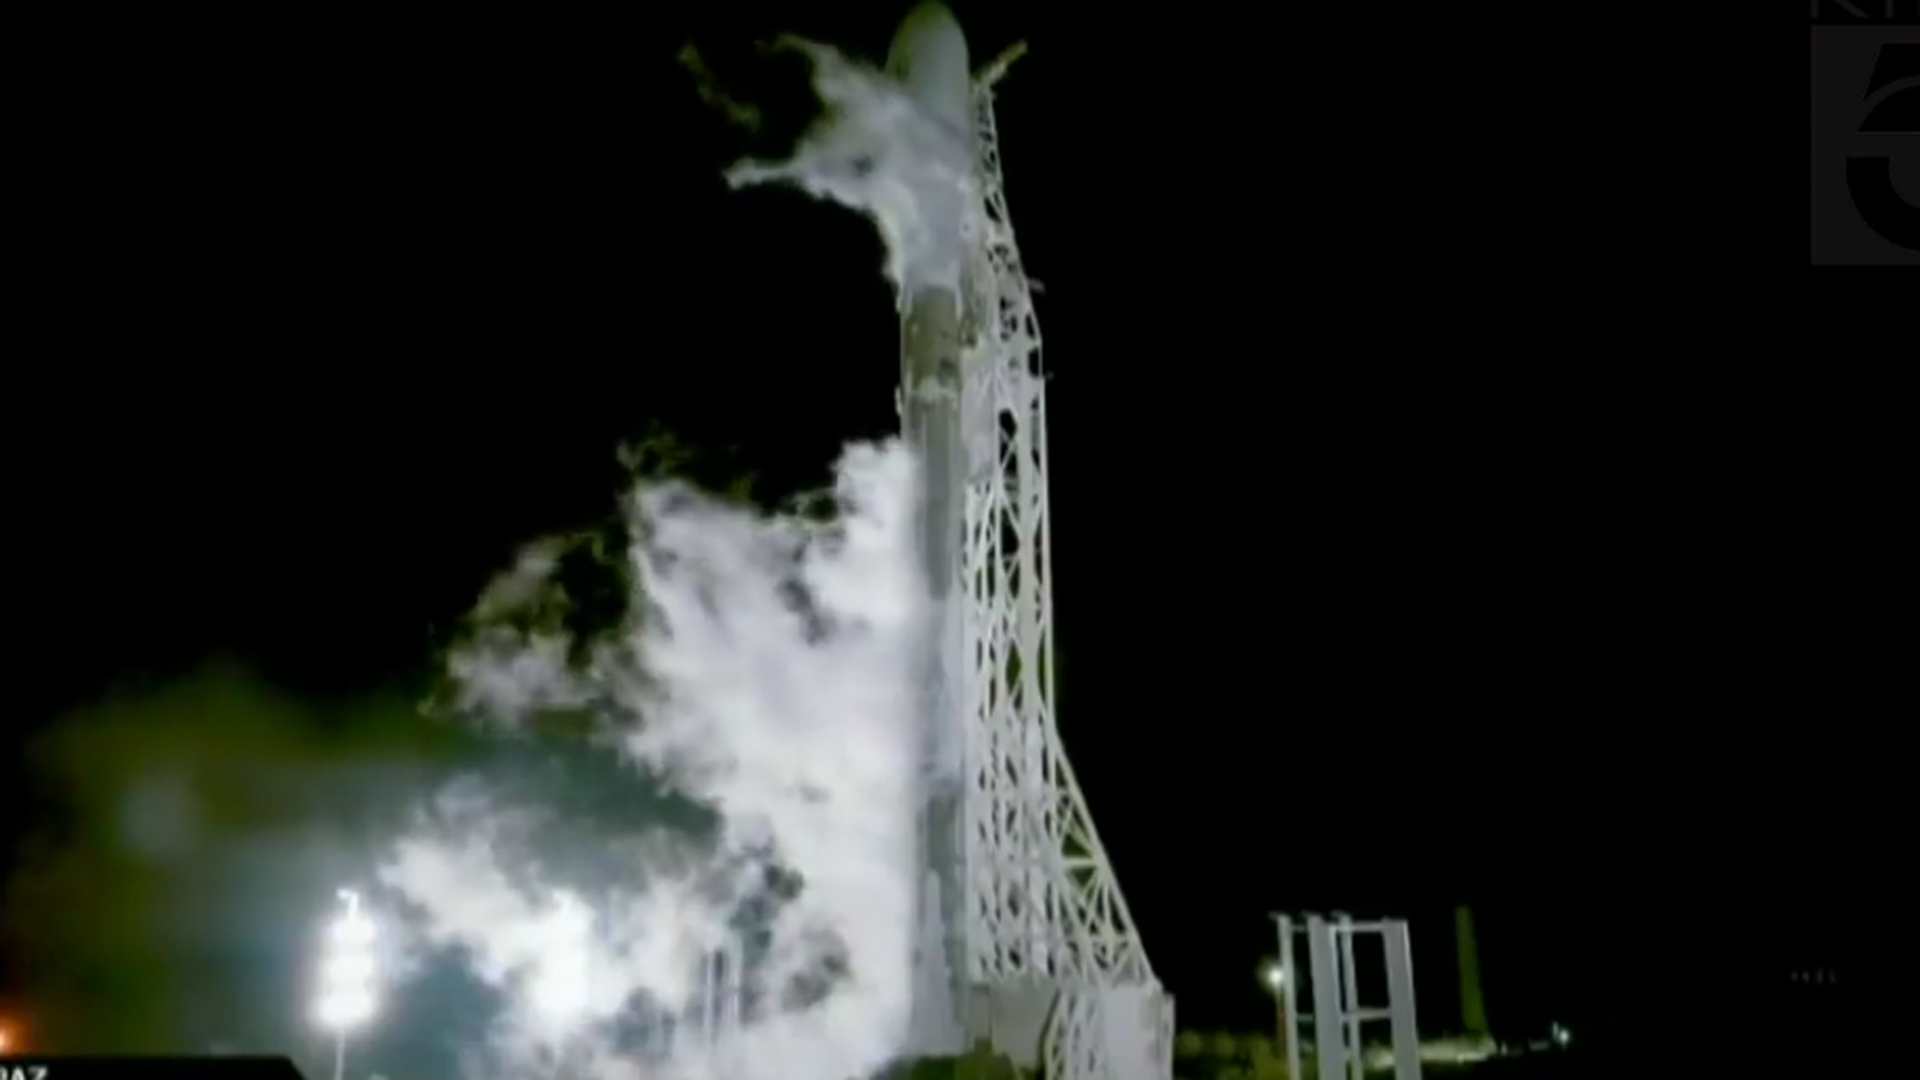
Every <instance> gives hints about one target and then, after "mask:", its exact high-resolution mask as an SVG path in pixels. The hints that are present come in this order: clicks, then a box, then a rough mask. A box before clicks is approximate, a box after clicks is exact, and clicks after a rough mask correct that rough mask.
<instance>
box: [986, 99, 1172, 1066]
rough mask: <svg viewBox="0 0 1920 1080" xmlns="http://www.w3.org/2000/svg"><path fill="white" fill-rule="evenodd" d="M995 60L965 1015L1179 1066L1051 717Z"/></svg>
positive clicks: (1046, 1049) (1061, 1051)
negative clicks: (997, 116) (996, 105)
mask: <svg viewBox="0 0 1920 1080" xmlns="http://www.w3.org/2000/svg"><path fill="white" fill-rule="evenodd" d="M997 75H998V71H997V70H996V71H993V72H990V73H989V74H988V75H987V76H983V77H982V78H980V79H978V80H976V83H975V89H974V101H973V105H974V118H973V119H974V127H975V138H976V144H975V145H976V149H977V151H978V155H979V156H978V168H979V173H978V183H979V188H980V196H981V198H980V200H979V204H978V206H977V207H976V210H977V212H978V220H977V221H975V222H971V223H970V225H971V226H972V227H971V228H970V229H969V230H968V232H969V233H971V235H972V236H973V237H974V240H975V255H974V261H975V265H974V266H973V267H971V268H970V270H971V272H970V273H969V274H968V275H967V276H968V279H969V281H970V291H971V296H970V297H969V308H970V311H969V316H970V317H969V319H968V322H969V324H970V327H971V330H972V333H971V334H970V336H969V339H968V341H967V346H966V347H967V349H968V351H969V353H970V354H971V355H969V356H968V357H967V362H965V363H963V364H962V365H961V370H962V372H963V373H964V376H963V385H962V393H961V423H962V432H963V440H964V446H965V460H966V466H967V476H968V482H967V490H966V499H965V511H964V519H965V540H964V549H963V554H962V560H963V563H962V566H963V582H964V597H963V611H962V615H961V625H962V632H961V637H962V638H963V641H964V646H963V647H964V650H965V654H966V655H965V656H964V658H963V660H962V663H961V666H960V667H959V669H958V670H959V671H960V672H961V673H962V675H961V678H962V686H961V688H960V694H961V698H962V707H963V716H965V717H966V718H968V720H969V721H970V723H969V724H968V730H967V732H966V736H965V738H964V740H963V744H962V745H963V750H962V752H963V753H964V755H965V765H964V768H965V777H966V788H965V792H964V795H963V796H962V802H963V805H962V808H961V814H960V816H961V819H962V821H963V823H964V830H965V835H964V839H963V842H962V852H963V858H964V861H965V869H964V880H965V882H966V884H965V893H966V895H965V919H966V927H965V931H964V933H963V935H962V939H963V941H964V943H965V946H964V947H965V952H966V966H967V970H966V973H965V978H964V982H965V983H966V984H968V986H969V991H968V992H969V997H970V999H971V1000H970V1001H969V1002H968V1003H967V1004H966V1005H965V1007H964V1008H965V1013H966V1017H965V1020H964V1021H963V1026H964V1027H965V1028H966V1030H967V1032H968V1036H969V1038H983V1037H984V1038H987V1039H989V1040H991V1041H992V1042H993V1043H994V1045H995V1046H996V1048H998V1049H1000V1050H1001V1051H1002V1052H1005V1053H1008V1054H1009V1055H1010V1056H1012V1057H1013V1058H1014V1060H1015V1061H1016V1063H1019V1064H1022V1065H1027V1066H1029V1067H1032V1066H1040V1067H1043V1068H1044V1070H1045V1075H1046V1077H1048V1080H1166V1078H1168V1077H1170V1076H1171V1072H1172V1060H1173V1035H1174V1027H1173V1002H1172V999H1171V998H1170V997H1169V996H1168V995H1167V994H1166V993H1165V992H1164V991H1163V990H1162V988H1161V986H1160V984H1159V982H1158V980H1157V979H1156V978H1155V977H1154V974H1153V968H1152V966H1151V964H1149V963H1148V960H1147V955H1146V951H1145V949H1144V948H1143V947H1142V945H1141V942H1140V935H1139V932H1138V930H1137V929H1136V928H1135V926H1134V923H1133V919H1132V916H1131V915H1130V914H1129V913H1128V911H1127V905H1126V901H1125V899H1124V898H1123V897H1122V895H1121V893H1120V887H1119V883H1118V882H1117V880H1116V879H1115V876H1114V873H1113V868H1112V866H1111V865H1110V864H1109V863H1108V861H1107V856H1106V853H1105V851H1104V850H1103V849H1102V847H1101V843H1100V838H1099V834H1098V833H1097V832H1096V830H1095V828H1094V824H1093V817H1092V815H1091V814H1090V813H1089V812H1088V810H1087V804H1086V800H1085V799H1084V798H1083V796H1082V795H1081V792H1080V788H1079V785H1078V784H1077V783H1076V781H1075V780H1074V775H1073V769H1072V767H1071V766H1070V765H1069V764H1068V762H1067V758H1066V755H1065V753H1064V752H1063V750H1062V748H1061V742H1060V735H1059V731H1058V729H1057V727H1056V725H1055V718H1054V671H1053V628H1054V623H1053V615H1054V612H1053V588H1052V585H1053V582H1052V577H1053V572H1052V564H1051V555H1052V552H1051V537H1050V530H1049V521H1048V493H1047V440H1046V436H1047V431H1046V419H1047V414H1046V386H1045V381H1044V379H1043V374H1042V370H1041V366H1040V328H1039V322H1038V320H1037V319H1036V317H1035V314H1034V306H1033V290H1032V286H1031V283H1030V282H1029V281H1028V279H1027V277H1026V274H1025V273H1024V271H1023V270H1022V267H1021V263H1020V255H1019V249H1018V247H1017V245H1016V244H1015V241H1014V233H1013V226H1012V222H1011V219H1010V217H1009V215H1008V211H1007V202H1006V193H1005V188H1004V182H1003V180H1002V176H1001V171H1000V150H999V134H998V129H997V126H996V124H995V118H994V95H993V81H994V78H995V77H997ZM1036 1011H1038V1012H1039V1013H1040V1014H1041V1015H1040V1017H1039V1023H1038V1024H1037V1025H1036V1024H1034V1023H1033V1022H1032V1021H1033V1019H1034V1013H1035V1012H1036ZM1012 1014H1026V1019H1025V1020H1024V1021H1023V1020H1022V1019H1020V1018H1019V1017H1017V1016H1015V1015H1012ZM1036 1027H1038V1029H1039V1030H1038V1035H1039V1046H1038V1047H1037V1050H1038V1055H1037V1056H1038V1058H1039V1060H1038V1061H1035V1060H1032V1056H1033V1050H1034V1049H1035V1048H1034V1047H1033V1046H1032V1045H1031V1043H1029V1042H1028V1040H1029V1039H1030V1038H1031V1037H1032V1036H1033V1034H1035V1028H1036ZM1022 1044H1026V1045H1022Z"/></svg>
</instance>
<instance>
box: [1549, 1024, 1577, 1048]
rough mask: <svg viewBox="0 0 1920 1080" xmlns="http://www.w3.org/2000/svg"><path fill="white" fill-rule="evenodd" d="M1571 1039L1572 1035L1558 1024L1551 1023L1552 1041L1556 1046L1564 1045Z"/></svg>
mask: <svg viewBox="0 0 1920 1080" xmlns="http://www.w3.org/2000/svg"><path fill="white" fill-rule="evenodd" d="M1572 1041H1573V1036H1572V1035H1571V1034H1570V1033H1569V1032H1568V1031H1567V1029H1566V1028H1563V1027H1561V1026H1560V1025H1559V1024H1555V1025H1553V1042H1554V1045H1556V1046H1565V1045H1567V1044H1568V1043H1570V1042H1572Z"/></svg>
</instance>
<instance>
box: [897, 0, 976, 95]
mask: <svg viewBox="0 0 1920 1080" xmlns="http://www.w3.org/2000/svg"><path fill="white" fill-rule="evenodd" d="M887 71H888V73H889V74H891V75H892V76H893V77H894V78H896V79H899V80H900V81H901V82H902V83H904V84H905V85H906V86H907V87H908V88H909V89H911V90H912V91H913V94H914V96H915V97H917V98H919V99H920V102H921V104H923V105H925V106H926V107H928V108H930V109H932V110H933V111H934V112H935V113H936V114H937V115H940V116H942V117H945V118H947V119H948V120H950V121H955V122H960V121H963V120H964V118H965V117H966V115H967V105H968V100H969V98H970V96H971V93H972V89H971V88H972V85H973V71H972V68H971V67H970V66H969V64H968V62H967V36H966V34H964V33H962V32H961V30H960V20H958V19H956V18H954V17H953V11H952V10H951V9H949V8H948V7H947V5H945V4H942V3H937V2H934V0H929V2H927V3H923V4H919V5H916V6H915V7H914V9H913V10H912V11H909V12H907V17H906V18H905V19H903V20H901V22H900V29H899V30H898V31H896V32H895V33H894V35H893V45H892V47H891V48H890V49H888V50H887Z"/></svg>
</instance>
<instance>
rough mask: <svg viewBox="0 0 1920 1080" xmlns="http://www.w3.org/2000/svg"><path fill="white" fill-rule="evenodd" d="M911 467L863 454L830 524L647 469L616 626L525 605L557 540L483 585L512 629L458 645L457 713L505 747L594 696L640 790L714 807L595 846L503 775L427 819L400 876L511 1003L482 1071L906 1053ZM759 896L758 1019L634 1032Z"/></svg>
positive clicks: (814, 1060) (692, 991)
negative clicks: (542, 621) (657, 1040)
mask: <svg viewBox="0 0 1920 1080" xmlns="http://www.w3.org/2000/svg"><path fill="white" fill-rule="evenodd" d="M915 482H916V481H915V473H914V466H913V463H912V461H911V460H910V458H909V457H908V455H907V454H906V453H905V452H904V451H903V450H902V449H901V448H899V447H898V446H892V445H888V446H856V447H853V448H851V449H849V450H848V451H847V452H846V455H845V457H844V458H843V460H842V461H841V463H840V465H839V467H838V470H837V480H836V486H835V488H834V492H833V499H832V506H831V510H830V513H828V514H827V515H825V516H824V519H818V518H814V517H801V516H792V515H777V514H776V515H767V514H763V513H761V512H759V511H757V510H754V509H752V508H750V507H747V506H743V505H739V504H735V503H731V502H728V501H726V500H723V499H721V498H718V497H715V496H712V495H709V494H706V493H704V492H701V491H697V490H694V489H692V488H691V487H688V486H686V485H683V484H680V483H677V482H671V481H667V482H647V483H643V484H642V485H641V486H640V487H639V488H638V489H637V490H636V491H635V492H634V493H633V495H632V497H631V498H630V500H629V502H628V506H627V509H628V514H629V533H630V535H631V537H632V542H631V545H630V547H629V548H628V550H627V551H626V552H625V553H624V558H625V559H626V560H627V563H628V565H627V567H626V568H625V569H626V571H627V573H626V575H625V576H626V578H627V580H629V581H631V583H632V596H631V598H630V612H629V619H628V621H627V623H626V624H625V625H624V626H622V627H621V628H620V629H619V631H618V632H617V633H615V634H613V635H611V636H609V637H608V638H607V639H605V640H601V641H595V642H586V643H583V642H581V641H579V640H576V639H575V637H574V636H573V635H571V634H570V633H569V632H568V631H566V630H565V629H562V628H554V627H546V626H540V625H534V626H531V627H529V626H525V625H519V624H516V623H515V622H514V621H513V620H512V619H510V618H508V616H509V615H510V614H511V613H512V612H513V611H514V610H515V609H517V608H521V607H524V606H526V605H528V604H531V603H534V602H535V601H536V599H537V598H538V597H540V596H541V595H542V594H543V593H544V592H546V591H549V590H551V589H552V588H554V587H555V586H554V584H553V581H552V572H553V569H554V565H555V563H554V560H553V558H552V549H551V548H544V547H541V548H536V549H534V550H533V551H532V552H531V553H530V554H529V556H528V557H527V558H526V559H525V560H523V562H522V563H521V565H520V566H518V567H517V568H516V569H515V570H514V572H513V573H511V574H509V575H507V577H506V578H505V579H504V580H503V581H501V582H500V583H498V584H497V585H496V586H495V588H493V589H492V590H490V592H489V594H488V600H487V603H486V604H484V605H483V607H482V610H483V612H485V613H486V614H487V615H488V616H489V617H491V618H492V619H494V620H495V621H494V624H493V625H491V626H487V627H482V628H481V632H480V633H479V634H477V635H476V638H475V640H474V642H473V644H472V645H471V646H469V647H466V648H464V649H462V650H460V651H459V652H458V653H456V654H455V655H454V656H453V658H452V662H451V671H452V674H453V675H454V678H455V682H456V685H457V687H458V691H459V697H458V701H457V705H458V707H459V708H460V710H461V711H463V712H465V713H469V714H473V715H476V716H480V717H484V718H485V720H486V722H487V727H488V728H489V729H490V730H493V731H495V732H497V733H499V736H500V737H502V738H506V739H512V738H515V737H517V736H518V735H519V734H521V733H523V732H525V731H526V730H527V729H528V727H529V726H530V725H533V724H536V723H537V722H538V718H539V717H541V716H543V715H549V714H552V713H554V712H562V711H564V712H574V713H584V714H585V715H586V716H587V717H588V718H589V720H588V723H587V730H586V738H587V739H589V740H590V741H592V742H593V743H595V744H596V745H598V746H600V747H601V748H603V750H604V752H605V753H606V754H607V755H609V756H611V757H612V758H615V759H617V760H618V761H619V762H620V763H621V764H622V767H624V768H627V769H630V770H631V771H632V774H633V775H632V786H633V788H634V790H635V792H636V796H637V795H638V793H639V792H642V791H645V790H649V789H666V790H670V791H672V792H673V793H675V795H676V796H677V797H678V798H680V799H683V800H685V801H686V802H688V803H690V804H692V805H693V806H695V807H698V808H699V809H700V811H702V814H703V815H704V816H701V815H696V816H694V817H691V818H689V819H688V820H686V821H683V822H681V823H680V826H679V827H675V828H658V827H655V828H643V827H636V828H633V829H628V830H611V831H607V830H604V829H603V830H602V831H603V833H604V835H602V836H601V837H600V838H599V839H598V840H596V842H595V844H594V848H595V850H594V851H593V852H591V853H586V854H585V855H584V856H583V853H579V852H569V851H567V850H566V849H567V844H566V842H565V841H564V840H561V839H558V838H559V837H562V836H563V835H564V834H565V833H566V832H567V831H568V830H573V831H575V832H576V834H577V832H578V830H579V829H584V828H586V827H588V825H589V824H590V823H589V822H588V821H587V820H586V819H585V818H583V817H579V816H574V815H570V814H569V813H568V812H567V811H566V810H565V809H564V808H557V807H555V806H553V805H550V804H548V803H544V802H533V801H529V800H525V799H520V798H516V797H515V796H514V794H513V793H512V792H511V791H507V790H503V789H501V788H499V787H497V786H495V787H489V786H487V785H485V784H483V783H481V782H478V781H471V782H465V783H462V784H458V785H454V786H452V787H449V788H447V789H446V790H444V791H442V792H441V793H440V794H439V795H438V796H437V797H436V798H435V799H434V800H433V801H432V803H431V804H430V805H429V806H427V807H426V808H424V809H423V810H422V812H421V813H420V815H419V817H418V819H417V820H416V822H415V825H414V827H413V828H412V829H411V830H410V831H409V832H408V833H407V835H405V836H404V837H403V838H402V839H401V840H400V841H399V843H398V844H397V845H396V846H395V847H394V849H393V853H392V857H391V858H390V859H389V861H388V862H387V863H386V864H385V866H384V867H383V869H382V871H381V875H380V876H381V879H382V881H383V882H384V884H385V885H386V886H388V887H389V888H391V889H392V890H393V892H394V893H395V894H397V896H398V898H400V899H401V900H402V901H403V904H404V906H405V907H406V908H407V909H409V910H410V911H411V912H412V913H413V914H414V915H415V916H416V917H417V918H418V920H419V926H420V927H421V930H422V933H423V934H424V936H425V938H426V940H427V942H428V943H429V944H430V945H431V946H433V947H436V948H454V947H457V948H458V949H460V950H462V952H463V954H464V955H465V956H466V957H467V958H468V960H469V964H470V966H471V967H472V969H473V971H474V972H475V973H476V974H477V975H478V976H480V977H481V978H482V979H484V980H485V981H486V982H488V983H489V984H491V985H493V986H494V987H496V988H498V989H499V990H500V991H501V992H502V993H503V994H504V996H505V1000H506V1002H507V1005H506V1008H505V1011H504V1013H503V1015H502V1018H501V1020H500V1022H499V1023H498V1024H497V1025H496V1027H495V1030H494V1032H493V1038H492V1040H491V1042H490V1044H489V1045H488V1046H487V1047H486V1048H485V1053H484V1054H483V1055H479V1056H477V1057H476V1058H475V1059H474V1060H473V1061H472V1062H470V1067H471V1068H472V1070H473V1071H474V1072H475V1073H477V1074H480V1073H491V1074H492V1075H497V1076H501V1077H507V1076H512V1077H525V1076H528V1075H536V1074H539V1073H540V1072H541V1070H543V1069H545V1070H554V1071H555V1074H556V1075H591V1076H594V1077H605V1078H612V1077H618V1076H623V1075H638V1073H635V1072H633V1071H632V1070H636V1069H639V1068H641V1067H642V1066H643V1065H645V1066H647V1067H650V1068H653V1069H655V1070H656V1072H655V1073H654V1074H653V1075H659V1074H660V1073H659V1070H671V1071H669V1072H667V1075H680V1076H686V1077H688V1078H690V1080H692V1078H699V1080H708V1078H717V1077H723V1076H738V1077H742V1078H754V1080H758V1078H760V1077H766V1078H768V1080H771V1078H772V1077H774V1076H776V1075H777V1076H778V1077H780V1078H782V1080H813V1078H816V1077H817V1078H818V1080H844V1078H845V1077H847V1076H853V1075H861V1074H865V1073H869V1072H871V1071H873V1070H874V1069H876V1068H878V1067H880V1066H882V1065H884V1064H885V1063H886V1062H887V1061H888V1059H889V1058H890V1057H891V1056H892V1055H894V1054H895V1053H896V1052H897V1051H898V1049H899V1044H900V1040H901V1037H902V1032H903V1029H904V1025H905V1022H906V1009H907V1005H908V983H909V977H910V954H909V949H910V941H911V932H910V928H911V926H912V922H913V920H912V882H913V874H912V865H913V861H914V849H913V844H914V834H913V820H914V813H913V810H914V805H913V799H914V789H913V780H914V767H915V763H916V759H915V747H916V745H917V744H916V742H915V736H914V723H913V709H914V702H915V696H914V693H913V688H912V684H911V681H910V672H911V670H912V668H911V664H910V661H911V654H912V649H913V642H914V638H915V635H916V634H917V633H918V632H919V621H920V619H921V617H922V604H923V586H922V583H921V581H920V580H919V578H918V575H917V569H916V563H915V560H914V555H913V520H912V517H911V515H912V512H913V507H914V505H915V501H916V498H915ZM583 645H584V647H583ZM603 824H604V823H603ZM553 830H558V831H557V832H556V831H553ZM543 835H545V836H546V838H544V839H543ZM782 882H787V883H790V884H789V885H787V886H786V887H784V888H783V887H782V884H781V883H782ZM754 911H762V912H765V913H766V917H765V918H764V919H762V920H761V922H760V925H759V926H758V927H757V929H758V930H759V931H760V932H761V933H762V934H763V935H764V939H765V940H764V942H763V944H762V946H761V947H760V948H758V949H757V950H756V951H755V956H754V962H753V964H752V965H751V970H750V971H748V972H746V974H745V977H744V979H743V980H742V981H743V982H744V983H745V984H746V985H745V989H746V991H747V993H748V994H749V996H750V997H751V999H752V1000H753V1001H755V1002H756V1003H757V1006H756V1007H755V1008H754V1009H753V1010H752V1013H751V1015H746V1016H742V1017H741V1018H740V1023H739V1024H738V1026H737V1028H736V1029H735V1030H734V1031H733V1032H732V1033H731V1034H730V1035H729V1036H728V1037H726V1038H725V1039H722V1040H719V1041H717V1042H714V1041H703V1042H700V1043H698V1044H696V1045H684V1044H683V1045H680V1046H677V1047H674V1048H671V1051H670V1052H668V1051H667V1050H665V1049H663V1048H662V1047H660V1046H658V1045H651V1046H642V1047H638V1048H635V1047H634V1040H635V1038H636V1036H635V1028H636V1024H637V1021H636V1017H637V1016H638V1015H639V1014H641V1013H646V1014H649V1015H654V1016H659V1015H667V1016H675V1017H679V1016H685V1015H688V1014H689V1013H690V1012H693V1011H696V1010H697V1009H698V1008H699V1007H700V1004H701V1002H700V994H701V993H702V992H703V984H702V982H701V980H700V978H699V976H700V973H701V972H702V967H701V964H702V961H703V959H704V958H706V957H708V956H710V955H712V954H714V953H717V952H722V951H724V950H726V949H727V948H728V947H729V945H730V943H732V942H733V941H734V940H735V939H736V938H737V937H738V936H739V935H741V934H742V933H743V932H745V930H744V929H743V928H744V927H745V926H746V925H747V923H748V922H750V921H751V920H750V915H751V913H752V912H754ZM687 1042H691V1040H687ZM769 1070H771V1071H769Z"/></svg>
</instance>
